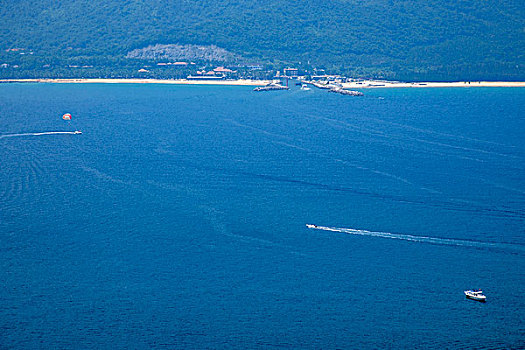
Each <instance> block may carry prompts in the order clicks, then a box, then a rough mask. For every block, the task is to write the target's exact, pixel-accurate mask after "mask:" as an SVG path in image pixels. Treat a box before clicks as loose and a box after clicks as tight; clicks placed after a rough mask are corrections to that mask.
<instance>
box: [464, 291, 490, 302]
mask: <svg viewBox="0 0 525 350" xmlns="http://www.w3.org/2000/svg"><path fill="white" fill-rule="evenodd" d="M464 293H465V296H466V297H467V299H472V300H477V301H481V302H485V301H486V300H487V297H486V296H485V295H483V291H482V290H481V289H477V290H472V289H471V290H466V291H465V292H464Z"/></svg>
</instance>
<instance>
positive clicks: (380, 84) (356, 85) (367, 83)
mask: <svg viewBox="0 0 525 350" xmlns="http://www.w3.org/2000/svg"><path fill="white" fill-rule="evenodd" d="M2 83H4V84H5V83H54V84H173V85H225V86H265V85H267V84H269V83H271V80H249V79H237V80H187V79H141V78H130V79H113V78H108V79H105V78H102V79H99V78H93V79H82V78H61V79H46V78H38V79H0V84H2ZM342 86H343V88H345V89H373V88H429V87H434V88H435V87H465V88H468V87H525V82H523V81H471V82H467V81H457V82H397V81H383V80H363V81H358V82H350V83H343V84H342Z"/></svg>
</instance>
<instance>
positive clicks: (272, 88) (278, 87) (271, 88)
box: [253, 83, 290, 92]
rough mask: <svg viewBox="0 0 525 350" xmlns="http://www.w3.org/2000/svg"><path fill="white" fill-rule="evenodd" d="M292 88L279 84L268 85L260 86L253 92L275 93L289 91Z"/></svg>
mask: <svg viewBox="0 0 525 350" xmlns="http://www.w3.org/2000/svg"><path fill="white" fill-rule="evenodd" d="M289 89H290V88H289V87H288V86H283V85H279V84H274V83H272V84H268V85H266V86H259V87H256V88H255V89H253V91H258V92H260V91H275V90H289Z"/></svg>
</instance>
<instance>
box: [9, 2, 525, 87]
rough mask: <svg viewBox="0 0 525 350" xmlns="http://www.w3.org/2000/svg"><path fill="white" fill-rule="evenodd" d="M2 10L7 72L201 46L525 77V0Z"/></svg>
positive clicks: (106, 67) (297, 61) (54, 72)
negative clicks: (146, 50)
mask: <svg viewBox="0 0 525 350" xmlns="http://www.w3.org/2000/svg"><path fill="white" fill-rule="evenodd" d="M0 19H1V21H0V37H1V38H2V40H1V41H0V49H1V52H0V64H2V63H6V64H7V65H8V66H7V67H6V66H5V65H4V66H3V68H0V77H15V76H68V75H69V76H74V75H86V76H110V75H115V74H116V75H126V76H127V75H130V74H133V73H132V72H136V68H137V66H138V65H140V64H143V62H141V63H140V64H139V63H137V61H136V60H132V59H129V58H126V55H127V53H128V52H129V51H131V50H133V49H139V48H143V47H146V46H149V45H155V44H197V45H216V46H218V47H220V48H224V49H226V50H228V51H230V52H232V53H234V54H236V55H240V56H243V57H245V58H246V59H247V60H251V61H252V62H253V63H261V64H266V65H269V66H270V67H278V66H282V65H287V64H290V65H292V64H293V65H298V66H301V67H304V68H307V67H310V68H312V67H324V68H327V69H328V70H330V71H336V72H340V73H346V74H353V75H356V76H367V77H384V78H389V79H403V80H458V79H461V80H480V79H492V80H494V79H505V80H525V71H524V65H525V5H524V2H523V0H456V1H449V0H407V1H402V0H265V1H256V0H213V1H212V0H201V1H191V0H40V1H30V0H0ZM13 48H23V49H24V50H23V51H22V52H20V51H6V50H8V49H13ZM31 52H32V53H31ZM20 53H23V54H22V55H21V54H20ZM13 66H18V67H17V68H13ZM69 66H88V67H85V68H83V69H76V70H75V69H72V68H71V67H69ZM91 66H93V67H91Z"/></svg>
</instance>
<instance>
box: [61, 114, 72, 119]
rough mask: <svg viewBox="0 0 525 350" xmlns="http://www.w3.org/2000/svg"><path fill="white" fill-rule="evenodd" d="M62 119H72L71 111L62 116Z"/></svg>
mask: <svg viewBox="0 0 525 350" xmlns="http://www.w3.org/2000/svg"><path fill="white" fill-rule="evenodd" d="M62 119H64V120H71V114H69V113H66V114H64V115H63V116H62Z"/></svg>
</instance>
